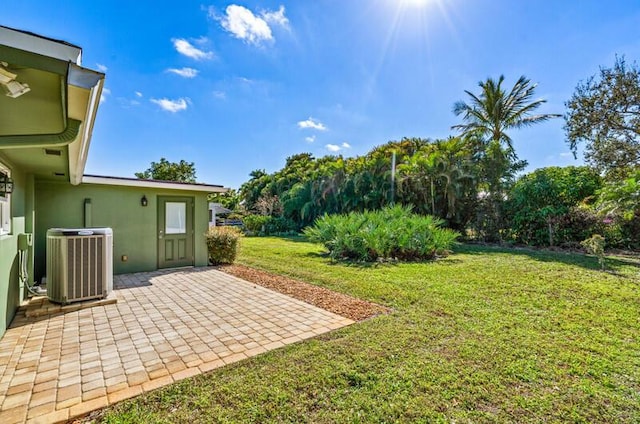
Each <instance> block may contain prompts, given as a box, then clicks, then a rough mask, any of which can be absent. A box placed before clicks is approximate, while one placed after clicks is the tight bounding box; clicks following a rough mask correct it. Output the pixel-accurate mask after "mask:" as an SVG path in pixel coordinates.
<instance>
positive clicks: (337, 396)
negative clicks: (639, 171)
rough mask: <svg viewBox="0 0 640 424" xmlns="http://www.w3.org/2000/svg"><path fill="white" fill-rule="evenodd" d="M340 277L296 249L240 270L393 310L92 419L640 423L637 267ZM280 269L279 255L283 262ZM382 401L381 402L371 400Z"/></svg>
mask: <svg viewBox="0 0 640 424" xmlns="http://www.w3.org/2000/svg"><path fill="white" fill-rule="evenodd" d="M455 250H456V254H455V255H452V256H450V257H448V258H443V259H442V260H438V261H435V262H430V263H415V262H414V263H398V264H394V265H378V266H353V265H351V264H343V263H340V262H338V263H335V262H331V261H328V260H327V259H326V258H325V257H324V256H323V255H322V252H323V251H324V248H323V247H322V246H320V245H318V244H314V243H305V242H301V241H300V240H299V239H296V240H287V239H282V238H249V239H244V240H242V245H241V249H240V253H239V255H238V260H237V262H238V263H241V264H243V265H248V266H252V267H255V268H260V269H263V270H267V271H270V272H272V273H276V274H279V275H285V276H289V277H291V278H295V279H298V280H302V281H308V282H311V283H313V284H316V285H319V286H322V287H327V288H329V289H332V290H335V291H339V292H341V293H345V294H347V295H350V296H355V297H357V298H361V299H366V300H368V301H371V302H376V303H380V304H383V305H385V306H388V307H391V308H393V310H394V312H393V313H391V314H388V315H384V316H379V317H376V318H373V319H369V320H366V321H363V322H359V323H357V324H354V325H350V326H347V327H345V328H342V329H340V330H336V331H333V332H329V333H326V334H323V335H320V336H317V337H313V338H311V339H307V340H304V341H301V342H298V343H294V344H291V345H289V346H286V347H283V348H281V349H276V350H273V351H270V352H266V353H264V354H261V355H258V356H255V357H252V358H249V359H245V360H243V361H240V362H237V363H235V364H233V365H231V366H224V367H220V368H217V369H215V370H213V371H211V372H209V373H206V374H203V375H200V376H197V377H192V378H188V379H185V380H182V381H180V382H176V383H174V384H172V385H169V386H166V387H163V388H160V389H157V390H153V391H151V392H147V393H145V394H143V395H141V396H136V397H134V398H132V399H128V400H125V401H122V402H119V403H117V404H115V405H111V406H109V407H107V408H106V409H105V410H103V412H102V413H100V414H99V416H98V417H96V418H95V419H96V420H97V421H98V422H102V423H167V422H175V423H182V422H191V423H200V422H221V423H229V422H238V423H257V422H264V423H276V422H278V423H290V422H302V423H306V422H312V423H363V424H365V423H383V422H387V423H388V422H397V423H410V422H434V423H437V422H442V423H444V422H447V423H451V422H457V423H470V422H472V423H496V422H497V423H523V424H527V423H557V422H567V421H569V422H575V423H620V422H627V423H633V422H640V403H639V402H638V393H639V392H640V367H638V352H639V351H640V326H639V325H638V316H640V302H638V279H637V275H638V266H640V260H638V259H637V258H636V259H632V258H612V257H608V258H607V266H608V268H609V269H612V270H614V271H615V273H603V272H600V271H598V270H597V269H598V268H599V267H598V264H597V261H596V260H595V258H593V257H590V256H585V255H582V254H567V253H556V252H549V251H529V250H526V249H518V250H507V249H498V248H495V247H483V246H458V247H456V249H455ZM284 258H286V259H284ZM381 399H384V401H381Z"/></svg>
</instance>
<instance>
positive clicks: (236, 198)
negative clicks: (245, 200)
mask: <svg viewBox="0 0 640 424" xmlns="http://www.w3.org/2000/svg"><path fill="white" fill-rule="evenodd" d="M208 200H209V202H214V203H220V204H221V205H222V206H224V207H225V208H227V209H229V210H232V211H237V210H238V209H239V208H240V200H241V199H240V195H239V193H238V192H237V191H236V190H234V189H230V190H228V191H227V192H225V193H211V194H209V198H208Z"/></svg>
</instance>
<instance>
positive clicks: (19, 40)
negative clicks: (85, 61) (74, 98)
mask: <svg viewBox="0 0 640 424" xmlns="http://www.w3.org/2000/svg"><path fill="white" fill-rule="evenodd" d="M0 40H2V44H4V45H6V46H10V47H14V48H16V49H20V50H24V51H27V52H33V53H36V54H39V55H42V56H46V57H52V58H55V59H59V60H62V61H64V62H73V63H75V64H78V65H80V62H81V60H82V49H81V48H79V47H75V46H72V45H69V44H66V43H61V42H56V41H54V40H51V39H48V38H44V37H38V36H36V35H35V34H28V33H25V32H22V31H16V30H14V29H11V28H0Z"/></svg>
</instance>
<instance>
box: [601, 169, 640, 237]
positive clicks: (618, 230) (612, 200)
mask: <svg viewBox="0 0 640 424" xmlns="http://www.w3.org/2000/svg"><path fill="white" fill-rule="evenodd" d="M596 210H597V211H598V212H599V213H600V215H601V216H602V217H604V219H605V220H606V221H607V222H609V225H608V226H607V227H605V228H606V231H607V237H606V238H607V244H608V245H609V246H612V247H620V248H625V249H640V169H637V170H635V171H634V172H630V173H629V177H628V178H625V179H622V180H611V181H609V182H607V183H606V184H605V185H604V187H602V189H601V190H600V191H599V192H598V201H597V203H596Z"/></svg>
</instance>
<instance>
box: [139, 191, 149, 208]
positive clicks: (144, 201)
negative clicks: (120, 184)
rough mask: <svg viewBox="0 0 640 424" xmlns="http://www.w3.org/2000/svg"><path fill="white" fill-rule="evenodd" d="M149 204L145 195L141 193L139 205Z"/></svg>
mask: <svg viewBox="0 0 640 424" xmlns="http://www.w3.org/2000/svg"><path fill="white" fill-rule="evenodd" d="M148 204H149V201H148V200H147V196H145V195H144V194H143V195H142V199H140V205H141V206H147V205H148Z"/></svg>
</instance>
